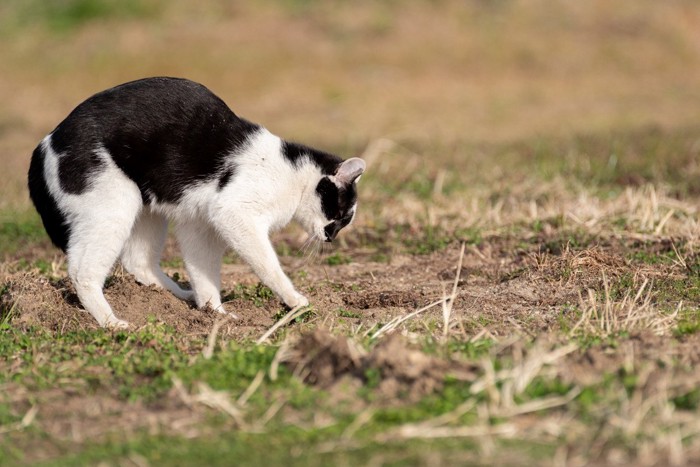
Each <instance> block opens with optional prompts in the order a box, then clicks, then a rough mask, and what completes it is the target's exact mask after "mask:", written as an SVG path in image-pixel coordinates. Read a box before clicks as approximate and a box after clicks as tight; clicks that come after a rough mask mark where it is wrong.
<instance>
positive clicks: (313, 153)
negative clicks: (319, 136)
mask: <svg viewBox="0 0 700 467" xmlns="http://www.w3.org/2000/svg"><path fill="white" fill-rule="evenodd" d="M282 154H283V155H284V157H285V158H286V159H287V160H288V161H289V162H290V163H291V164H292V165H293V166H294V167H299V166H300V165H301V164H302V162H303V161H304V159H308V160H309V161H311V162H313V163H314V164H316V165H317V166H318V167H319V168H320V169H321V173H323V174H324V175H333V174H334V173H335V171H336V170H337V169H338V166H339V165H340V164H341V163H342V162H343V160H342V159H341V158H340V157H338V156H335V155H333V154H329V153H327V152H323V151H319V150H317V149H314V148H310V147H308V146H304V145H303V144H299V143H293V142H291V141H284V142H283V143H282Z"/></svg>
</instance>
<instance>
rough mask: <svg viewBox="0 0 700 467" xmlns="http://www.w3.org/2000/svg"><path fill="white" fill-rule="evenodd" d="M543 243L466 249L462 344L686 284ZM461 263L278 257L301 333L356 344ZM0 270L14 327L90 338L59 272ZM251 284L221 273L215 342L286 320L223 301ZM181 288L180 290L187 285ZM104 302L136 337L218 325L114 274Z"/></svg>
mask: <svg viewBox="0 0 700 467" xmlns="http://www.w3.org/2000/svg"><path fill="white" fill-rule="evenodd" d="M545 240H546V239H542V240H541V241H540V240H539V239H535V240H533V241H532V242H531V243H529V244H526V245H522V244H521V245H519V246H517V247H516V246H514V245H512V244H511V243H512V242H511V241H510V240H508V239H507V238H505V239H489V241H487V242H485V243H484V244H483V245H480V246H478V247H476V246H469V247H467V248H466V250H465V255H464V259H463V265H462V269H461V271H460V280H459V283H458V296H457V298H456V299H455V303H454V306H453V310H452V316H451V320H452V322H453V323H458V324H459V325H460V326H462V327H463V329H464V330H465V331H469V334H471V333H472V332H474V333H475V332H478V331H481V330H485V331H486V332H488V333H490V334H492V335H508V334H511V333H512V332H513V331H516V332H520V333H526V334H533V335H536V334H539V333H542V332H547V331H551V330H553V327H554V328H558V324H557V320H558V319H560V318H566V313H567V309H568V307H570V306H577V305H580V301H581V296H584V297H585V294H586V290H587V289H588V288H592V289H596V290H601V289H603V282H604V281H607V282H609V283H613V282H614V281H615V280H616V278H619V277H621V276H622V275H628V276H634V277H635V278H636V279H635V283H637V282H639V283H640V284H641V279H640V278H644V277H648V278H651V279H655V278H659V277H678V276H682V275H683V274H685V271H683V270H682V269H679V267H678V266H664V265H655V266H654V267H653V268H650V267H646V266H645V265H640V264H632V263H631V262H630V261H629V260H627V259H625V252H626V251H627V248H628V246H627V244H626V243H625V241H620V240H614V239H607V240H605V239H602V240H600V241H599V242H598V244H596V245H594V246H591V247H588V248H583V249H578V250H574V249H572V248H570V247H568V246H566V245H564V246H563V247H562V248H561V249H560V251H554V252H544V251H542V250H543V247H542V245H543V244H545V243H546V242H545ZM458 257H459V245H458V244H456V243H453V244H452V245H451V246H449V247H447V248H445V249H443V250H441V251H437V252H434V253H432V254H429V255H418V256H408V255H400V254H398V255H394V256H392V257H391V259H390V261H389V262H383V263H380V262H372V261H370V260H369V259H368V258H365V257H363V256H362V254H358V255H357V256H356V259H357V262H355V261H352V262H350V263H349V264H343V265H338V266H328V265H325V264H323V263H322V262H321V261H320V260H317V261H316V262H315V264H313V263H311V262H309V261H308V260H306V259H304V258H295V257H284V258H283V259H282V262H283V267H284V268H285V270H286V271H287V273H288V274H289V275H290V277H291V278H292V281H293V282H294V283H295V284H296V286H297V287H298V289H299V290H300V291H302V293H304V294H305V295H306V296H307V297H308V298H309V300H310V301H311V303H312V305H313V316H312V318H311V319H310V320H308V319H307V320H306V321H305V323H307V324H309V323H313V327H316V326H317V325H319V324H322V325H323V326H325V327H326V328H328V329H330V330H331V331H332V330H334V329H336V328H340V329H344V330H348V329H349V330H353V329H354V331H353V332H351V334H360V335H363V334H364V333H366V332H368V330H369V329H372V328H373V327H376V326H377V325H382V324H384V323H387V322H388V321H390V320H391V319H392V318H394V317H397V316H401V315H404V314H406V313H408V312H411V311H414V310H416V309H418V308H420V307H423V306H425V305H427V304H429V303H432V302H434V301H436V300H439V299H441V298H443V297H444V296H445V294H446V293H449V291H450V290H451V288H452V286H453V282H454V276H455V273H456V265H457V260H458ZM14 269H17V268H14ZM3 270H4V272H0V283H3V284H7V290H6V292H5V293H4V294H2V300H3V302H4V303H3V304H2V308H3V309H11V308H12V309H13V310H14V311H13V312H14V313H16V315H15V316H14V317H13V321H14V322H15V323H20V324H24V325H38V326H42V327H45V328H47V329H50V330H53V331H66V330H76V329H91V328H96V326H97V324H96V323H95V322H94V320H93V319H92V317H90V316H89V315H88V314H87V313H86V312H85V311H84V310H83V309H82V307H81V306H80V304H79V301H78V298H77V296H76V294H75V291H74V289H73V287H72V285H71V283H70V281H69V280H68V278H67V277H66V275H65V272H62V271H58V272H57V275H56V277H54V278H53V279H49V278H47V277H46V276H45V275H42V274H40V273H39V272H38V271H28V272H27V271H26V270H25V271H19V272H13V267H12V266H7V267H5V268H4V269H3ZM166 272H167V273H169V274H170V275H175V274H177V276H176V277H178V278H185V277H186V273H185V271H184V268H166ZM258 283H259V280H258V278H257V277H256V276H255V275H254V274H253V273H252V271H251V270H250V269H249V268H248V267H247V266H246V265H243V264H225V265H223V267H222V289H223V292H224V295H226V294H229V296H232V297H234V298H232V299H231V300H229V301H228V302H226V303H225V306H226V307H227V309H228V310H229V311H231V312H233V313H235V314H236V315H237V316H238V319H237V320H230V321H228V322H225V323H224V324H223V325H222V327H221V330H220V336H222V337H224V338H226V339H236V340H246V339H257V338H258V337H260V336H261V335H262V334H263V333H264V332H265V331H266V330H267V329H269V328H270V327H271V326H272V325H273V324H274V323H275V321H276V320H277V319H279V318H280V317H281V316H282V314H284V313H285V312H286V310H285V308H284V306H283V304H282V303H281V302H280V301H279V300H278V299H277V298H274V297H272V298H268V297H267V296H266V295H262V296H260V297H254V298H250V297H246V296H245V295H242V294H236V293H230V292H232V291H234V290H235V287H236V286H241V285H243V286H246V287H248V288H250V289H254V286H255V285H257V284H258ZM183 286H185V287H187V286H188V284H187V282H183ZM105 296H106V298H107V301H108V302H109V303H110V304H111V305H112V307H113V309H114V310H115V314H116V315H117V316H118V317H119V318H121V319H125V320H127V321H128V322H129V323H131V325H132V326H133V327H140V326H143V325H145V324H146V323H147V322H148V320H149V319H155V320H157V321H162V322H165V323H166V324H168V325H171V326H173V327H174V329H175V330H176V331H177V332H179V333H183V334H188V335H207V334H208V333H209V332H210V330H211V328H212V326H213V324H214V322H215V321H216V320H217V319H218V318H220V317H221V315H218V314H216V313H214V312H212V311H211V310H199V309H197V308H195V307H194V306H193V304H191V303H188V302H185V301H182V300H179V299H177V298H175V297H174V296H173V295H172V294H170V293H169V292H167V291H165V290H162V289H158V288H156V287H155V286H143V285H140V284H138V283H137V282H136V281H135V280H134V279H133V277H132V276H131V275H129V274H128V273H125V272H124V271H123V270H122V269H121V268H120V267H119V266H117V267H116V268H115V271H114V274H113V275H112V276H110V278H109V279H108V280H107V284H106V286H105ZM442 320H443V318H442V310H441V308H440V307H439V306H436V307H433V308H432V309H429V310H427V311H425V312H424V313H422V314H421V315H420V319H418V320H414V321H409V322H408V323H407V325H408V329H409V330H410V329H411V326H412V325H413V326H419V329H420V330H421V331H423V332H425V329H424V328H423V327H422V326H424V325H421V324H420V323H426V322H434V323H439V324H440V325H441V324H442ZM295 326H296V325H295ZM302 327H304V325H302ZM436 334H437V331H436Z"/></svg>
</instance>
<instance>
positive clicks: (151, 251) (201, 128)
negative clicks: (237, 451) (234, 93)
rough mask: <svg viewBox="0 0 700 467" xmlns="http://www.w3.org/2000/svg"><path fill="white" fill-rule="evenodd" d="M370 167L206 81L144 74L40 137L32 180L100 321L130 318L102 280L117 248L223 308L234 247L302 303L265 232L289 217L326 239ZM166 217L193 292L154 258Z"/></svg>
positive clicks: (128, 263) (54, 236) (290, 300)
mask: <svg viewBox="0 0 700 467" xmlns="http://www.w3.org/2000/svg"><path fill="white" fill-rule="evenodd" d="M364 169H365V163H364V161H363V160H362V159H359V158H352V159H348V160H346V161H343V160H342V159H340V158H339V157H337V156H334V155H331V154H327V153H325V152H321V151H317V150H315V149H312V148H309V147H306V146H302V145H299V144H296V143H291V142H287V141H284V140H282V139H280V138H279V137H277V136H275V135H273V134H271V133H270V132H269V131H267V130H266V129H265V128H263V127H262V126H259V125H256V124H254V123H251V122H248V121H246V120H244V119H241V118H239V117H237V116H236V115H235V114H234V113H233V112H232V111H231V110H230V109H229V108H228V106H227V105H226V104H225V103H224V102H223V101H222V100H221V99H220V98H218V97H217V96H215V95H214V94H213V93H212V92H211V91H209V90H208V89H207V88H206V87H204V86H202V85H200V84H197V83H194V82H192V81H188V80H184V79H176V78H147V79H143V80H138V81H133V82H130V83H126V84H123V85H121V86H116V87H114V88H111V89H108V90H106V91H103V92H101V93H98V94H96V95H94V96H92V97H90V98H89V99H87V100H86V101H85V102H83V103H82V104H80V105H79V106H78V107H77V108H76V109H75V110H73V112H71V114H70V115H68V117H66V119H65V120H64V121H63V122H61V123H60V124H59V125H58V126H57V127H56V129H55V130H54V131H53V132H51V133H50V134H49V135H48V136H46V137H45V138H44V139H43V141H42V142H41V143H40V144H39V146H38V147H37V148H36V149H35V150H34V154H33V156H32V161H31V165H30V167H29V192H30V195H31V198H32V201H33V202H34V205H35V206H36V208H37V210H38V211H39V214H40V215H41V218H42V220H43V223H44V227H45V228H46V231H47V232H48V234H49V236H50V237H51V240H52V241H53V242H54V244H56V246H58V247H59V248H61V249H62V250H63V251H65V252H66V254H67V258H68V274H69V276H70V277H71V280H72V281H73V283H74V285H75V289H76V291H77V293H78V297H79V298H80V301H81V303H82V304H83V306H84V307H85V309H86V310H87V311H88V312H90V314H92V316H93V317H94V318H95V319H96V320H97V322H98V323H99V324H100V325H101V326H110V327H124V326H127V324H128V323H126V322H125V321H122V320H120V319H118V318H117V317H116V316H115V315H114V312H113V311H112V309H111V307H110V306H109V304H108V303H107V301H106V300H105V297H104V295H103V293H102V288H103V286H104V281H105V279H106V277H107V275H108V274H109V272H110V271H111V269H112V267H113V265H114V263H115V262H116V260H117V259H118V258H120V259H121V262H122V264H123V266H124V267H125V268H126V269H127V271H129V272H130V273H131V274H133V275H134V276H135V277H136V280H137V281H138V282H140V283H142V284H147V285H151V284H155V285H158V286H160V287H164V288H166V289H168V290H170V291H171V292H172V293H173V294H175V295H176V296H177V297H179V298H181V299H187V300H194V301H195V302H196V304H197V306H199V307H204V306H209V307H211V308H213V309H215V310H218V311H220V312H222V313H223V312H225V310H224V308H223V306H222V304H221V297H220V270H221V259H222V256H223V254H224V251H225V249H226V248H227V247H230V248H232V249H233V250H235V251H236V252H237V253H238V255H239V256H240V257H241V258H242V259H243V260H244V261H246V262H247V263H248V264H249V265H250V266H251V267H252V269H253V271H254V272H255V273H256V274H257V275H258V277H260V279H261V280H262V282H263V283H265V284H266V285H267V286H269V287H270V288H271V289H272V290H273V291H274V292H275V293H276V294H277V295H279V296H280V297H281V299H282V300H283V301H284V303H285V304H286V305H287V306H289V307H296V306H303V305H307V304H308V303H309V302H308V300H307V299H306V297H304V296H303V295H302V294H300V293H299V292H298V291H297V290H295V288H294V286H293V285H292V282H291V281H290V280H289V278H288V277H287V276H286V275H285V274H284V272H283V271H282V268H281V267H280V263H279V261H278V259H277V256H276V254H275V251H274V249H273V247H272V244H271V243H270V240H269V233H270V232H271V231H273V230H275V229H279V228H281V227H282V226H284V225H286V224H287V223H288V222H289V221H291V220H292V219H294V220H296V221H298V222H299V223H300V224H301V226H302V227H303V228H304V229H305V230H306V231H307V232H308V233H309V235H311V236H313V237H314V238H315V239H318V240H319V241H320V240H324V241H328V242H330V241H332V240H333V239H334V238H335V236H336V235H337V233H338V231H339V230H340V229H342V228H343V227H345V226H347V225H348V224H350V222H352V220H353V217H354V216H355V211H356V204H357V191H356V186H355V183H356V182H357V180H358V179H359V178H360V175H361V174H362V172H363V171H364ZM169 220H170V221H173V222H174V224H175V232H176V235H177V239H178V243H179V245H180V248H181V250H182V255H183V258H184V261H185V266H186V269H187V273H188V275H189V279H190V282H191V284H192V289H193V290H192V291H189V290H183V289H182V288H180V287H179V286H178V285H177V284H176V283H175V282H174V281H173V280H171V279H170V278H169V277H168V276H167V275H166V274H164V273H163V272H162V270H161V269H160V266H159V261H160V257H161V253H162V249H163V244H164V241H165V237H166V233H167V225H168V221H169Z"/></svg>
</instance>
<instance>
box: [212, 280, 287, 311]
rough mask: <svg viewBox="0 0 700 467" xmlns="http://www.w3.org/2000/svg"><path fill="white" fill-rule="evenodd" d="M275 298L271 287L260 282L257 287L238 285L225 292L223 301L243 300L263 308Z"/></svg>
mask: <svg viewBox="0 0 700 467" xmlns="http://www.w3.org/2000/svg"><path fill="white" fill-rule="evenodd" d="M274 298H275V294H274V292H272V290H270V288H269V287H267V286H265V285H263V284H262V283H261V282H258V283H257V284H255V285H245V284H236V285H235V286H234V287H233V289H231V290H229V291H224V293H223V295H222V297H221V301H222V302H227V301H230V300H235V299H243V300H246V301H249V302H253V303H254V304H255V306H257V307H262V306H264V305H265V304H266V303H267V302H268V301H270V300H272V299H274Z"/></svg>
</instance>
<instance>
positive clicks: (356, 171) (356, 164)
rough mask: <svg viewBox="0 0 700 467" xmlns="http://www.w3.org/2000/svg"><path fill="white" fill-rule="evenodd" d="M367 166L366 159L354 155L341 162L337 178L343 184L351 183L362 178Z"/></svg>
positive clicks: (336, 173)
mask: <svg viewBox="0 0 700 467" xmlns="http://www.w3.org/2000/svg"><path fill="white" fill-rule="evenodd" d="M366 167H367V164H365V161H363V160H362V159H360V158H359V157H352V158H350V159H348V160H346V161H344V162H343V163H342V164H340V166H339V167H338V170H336V172H335V179H336V180H337V181H338V182H339V183H341V184H343V185H349V184H351V183H352V182H355V181H357V180H358V179H359V178H360V175H362V173H363V172H364V171H365V168H366Z"/></svg>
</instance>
